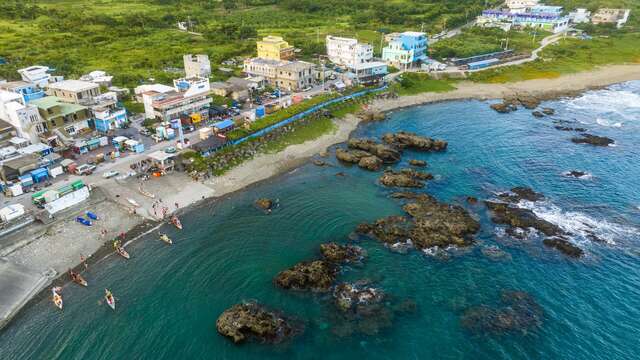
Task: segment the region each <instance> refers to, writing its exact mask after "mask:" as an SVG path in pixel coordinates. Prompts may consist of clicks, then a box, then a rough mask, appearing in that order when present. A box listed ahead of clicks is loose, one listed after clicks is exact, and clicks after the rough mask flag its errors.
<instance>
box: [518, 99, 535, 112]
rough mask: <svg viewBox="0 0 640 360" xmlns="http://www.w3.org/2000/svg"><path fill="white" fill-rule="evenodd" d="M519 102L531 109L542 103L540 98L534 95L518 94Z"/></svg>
mask: <svg viewBox="0 0 640 360" xmlns="http://www.w3.org/2000/svg"><path fill="white" fill-rule="evenodd" d="M518 102H519V103H520V105H522V106H524V108H525V109H529V110H532V109H535V108H537V107H538V106H539V105H540V99H538V98H536V97H533V96H518Z"/></svg>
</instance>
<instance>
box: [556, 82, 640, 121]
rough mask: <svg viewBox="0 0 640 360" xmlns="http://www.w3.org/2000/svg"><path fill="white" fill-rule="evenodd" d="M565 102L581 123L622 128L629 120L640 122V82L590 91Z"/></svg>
mask: <svg viewBox="0 0 640 360" xmlns="http://www.w3.org/2000/svg"><path fill="white" fill-rule="evenodd" d="M563 103H564V104H566V106H567V109H568V110H570V112H571V113H574V114H576V115H578V116H577V120H578V121H579V122H581V123H584V124H590V125H598V126H602V127H608V128H621V127H623V126H624V124H625V123H627V122H635V123H637V122H640V83H635V82H634V83H627V84H622V85H614V86H612V87H610V88H609V89H605V90H597V91H589V92H587V93H585V94H584V95H582V96H580V97H578V98H575V99H569V100H564V101H563ZM594 114H595V117H594ZM580 115H583V116H580ZM582 117H584V118H582ZM594 119H595V120H594Z"/></svg>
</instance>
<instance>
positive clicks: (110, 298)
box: [104, 289, 116, 310]
mask: <svg viewBox="0 0 640 360" xmlns="http://www.w3.org/2000/svg"><path fill="white" fill-rule="evenodd" d="M104 299H105V300H107V305H109V307H110V308H111V309H113V310H115V309H116V298H115V297H114V296H113V294H112V293H111V291H109V289H104Z"/></svg>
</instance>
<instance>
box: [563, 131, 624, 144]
mask: <svg viewBox="0 0 640 360" xmlns="http://www.w3.org/2000/svg"><path fill="white" fill-rule="evenodd" d="M581 136H582V137H574V138H571V142H573V143H576V144H589V145H593V146H609V145H612V144H614V143H615V141H614V140H613V139H610V138H608V137H606V136H597V135H591V134H587V133H583V134H581Z"/></svg>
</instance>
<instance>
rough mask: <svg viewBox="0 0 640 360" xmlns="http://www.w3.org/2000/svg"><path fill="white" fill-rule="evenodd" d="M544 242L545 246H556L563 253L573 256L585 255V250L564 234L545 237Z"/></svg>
mask: <svg viewBox="0 0 640 360" xmlns="http://www.w3.org/2000/svg"><path fill="white" fill-rule="evenodd" d="M542 243H543V244H544V245H545V246H548V247H551V248H554V249H556V250H558V251H560V252H561V253H563V254H565V255H567V256H570V257H573V258H579V257H581V256H582V255H584V251H583V250H582V249H580V248H579V247H577V246H575V245H573V244H572V243H570V242H569V241H567V239H566V238H565V237H563V236H556V237H552V238H547V239H544V240H543V241H542Z"/></svg>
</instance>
